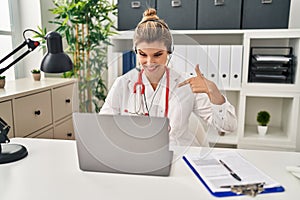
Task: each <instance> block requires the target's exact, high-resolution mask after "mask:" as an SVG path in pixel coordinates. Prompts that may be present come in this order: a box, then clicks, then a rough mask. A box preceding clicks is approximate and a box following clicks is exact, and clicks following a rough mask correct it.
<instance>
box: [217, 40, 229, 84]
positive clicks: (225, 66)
mask: <svg viewBox="0 0 300 200" xmlns="http://www.w3.org/2000/svg"><path fill="white" fill-rule="evenodd" d="M230 51H231V48H230V45H220V54H219V57H220V58H219V76H220V83H219V86H220V88H219V89H228V88H229V79H230V77H229V76H230Z"/></svg>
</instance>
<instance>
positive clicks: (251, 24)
mask: <svg viewBox="0 0 300 200" xmlns="http://www.w3.org/2000/svg"><path fill="white" fill-rule="evenodd" d="M289 15H290V0H284V1H283V0H244V3H243V17H242V19H243V22H242V28H243V29H261V28H262V29H263V28H274V29H275V28H288V24H289Z"/></svg>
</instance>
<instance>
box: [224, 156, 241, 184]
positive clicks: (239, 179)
mask: <svg viewBox="0 0 300 200" xmlns="http://www.w3.org/2000/svg"><path fill="white" fill-rule="evenodd" d="M219 162H220V163H221V164H222V165H223V166H224V167H225V168H226V169H227V170H228V171H229V172H230V174H231V176H233V178H235V179H236V180H238V181H241V180H242V179H241V178H240V177H239V176H238V175H237V174H236V173H235V172H234V171H232V169H230V168H229V167H228V166H227V165H226V164H225V163H224V162H223V161H222V160H219Z"/></svg>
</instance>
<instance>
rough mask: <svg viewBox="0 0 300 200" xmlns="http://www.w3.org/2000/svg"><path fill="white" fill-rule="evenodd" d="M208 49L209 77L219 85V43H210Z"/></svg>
mask: <svg viewBox="0 0 300 200" xmlns="http://www.w3.org/2000/svg"><path fill="white" fill-rule="evenodd" d="M207 50H208V62H207V74H208V76H207V79H209V80H211V81H213V82H214V83H215V84H216V85H218V86H219V81H218V80H219V45H209V46H208V49H207Z"/></svg>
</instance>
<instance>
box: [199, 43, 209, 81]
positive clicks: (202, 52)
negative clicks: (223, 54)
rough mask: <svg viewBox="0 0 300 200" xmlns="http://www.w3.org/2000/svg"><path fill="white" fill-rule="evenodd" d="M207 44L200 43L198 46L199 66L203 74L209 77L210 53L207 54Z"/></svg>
mask: <svg viewBox="0 0 300 200" xmlns="http://www.w3.org/2000/svg"><path fill="white" fill-rule="evenodd" d="M207 48H208V46H207V45H200V46H198V57H199V59H198V60H199V62H198V64H199V68H200V71H201V72H202V74H203V76H204V77H206V78H207V76H208V74H207V73H208V72H207V67H208V66H207V65H208V54H207Z"/></svg>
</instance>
